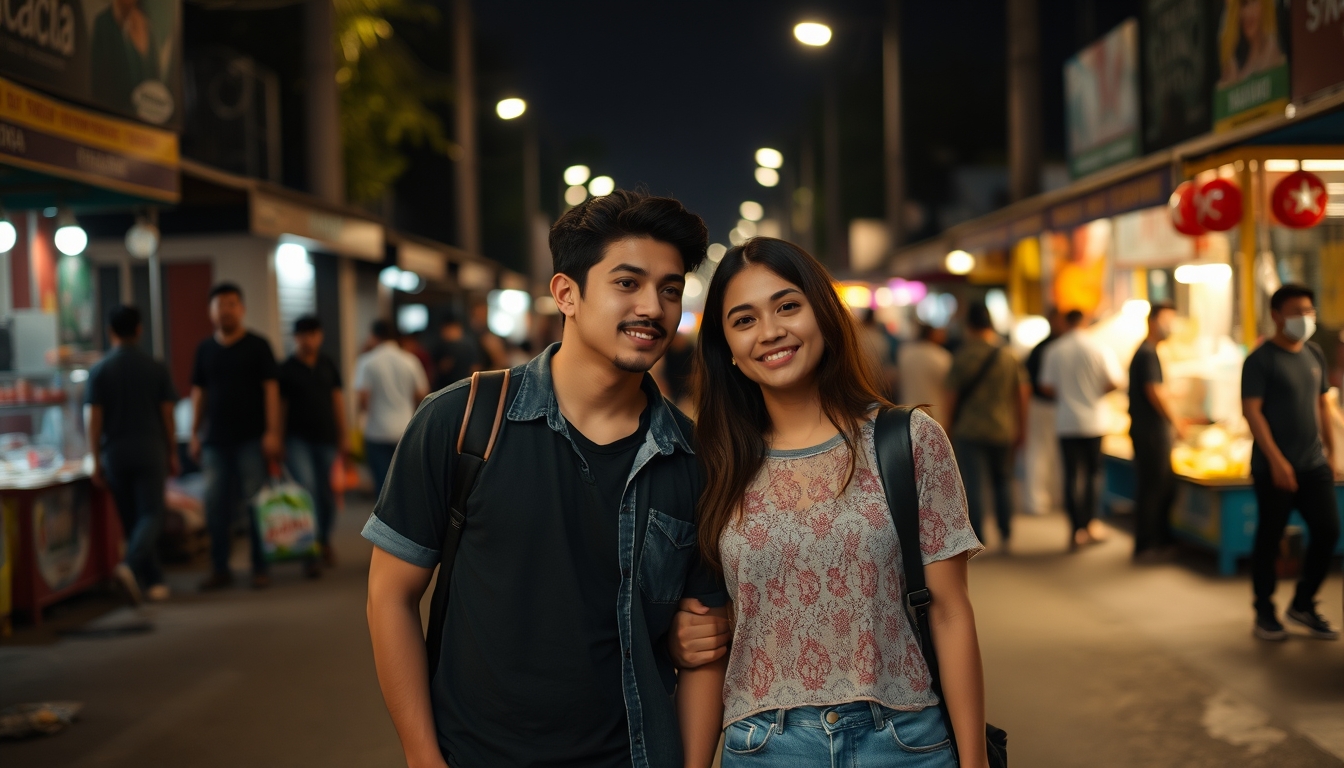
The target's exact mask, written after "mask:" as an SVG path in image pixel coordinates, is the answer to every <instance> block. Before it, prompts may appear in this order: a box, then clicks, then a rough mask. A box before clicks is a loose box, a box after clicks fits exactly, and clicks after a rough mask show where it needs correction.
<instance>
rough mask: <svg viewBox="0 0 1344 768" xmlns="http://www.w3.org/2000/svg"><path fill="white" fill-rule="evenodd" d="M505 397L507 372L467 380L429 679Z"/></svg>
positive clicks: (429, 647)
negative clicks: (469, 512)
mask: <svg viewBox="0 0 1344 768" xmlns="http://www.w3.org/2000/svg"><path fill="white" fill-rule="evenodd" d="M508 392H509V372H508V371H507V370H503V371H477V372H476V373H473V374H472V375H471V390H470V392H468V394H467V410H466V412H465V413H464V414H463V415H462V429H461V431H460V432H458V435H457V446H456V454H457V460H456V461H454V462H453V470H452V478H453V481H452V482H453V485H452V497H451V502H450V504H449V507H448V526H447V529H446V530H445V531H444V535H443V547H442V548H441V549H440V550H439V576H438V579H437V580H436V581H435V582H434V596H433V597H432V598H431V599H430V604H429V627H428V630H427V632H426V636H425V648H426V651H427V654H428V656H427V658H428V661H429V676H430V678H433V677H434V673H435V671H436V670H437V669H438V667H439V650H440V649H441V648H442V647H443V625H444V622H445V621H446V620H447V612H448V586H449V583H450V582H451V581H452V576H453V562H454V561H455V560H456V558H457V545H458V542H460V541H461V540H462V527H463V526H464V525H466V522H467V516H466V508H467V497H468V496H470V495H471V490H472V488H473V487H474V486H475V485H476V477H477V476H478V475H479V474H480V472H481V467H483V466H485V462H486V460H487V459H489V458H490V452H491V451H493V450H494V448H495V441H496V440H497V439H498V438H499V428H500V425H501V424H502V423H503V420H504V401H505V400H506V399H507V398H506V397H505V396H506V395H507V394H508Z"/></svg>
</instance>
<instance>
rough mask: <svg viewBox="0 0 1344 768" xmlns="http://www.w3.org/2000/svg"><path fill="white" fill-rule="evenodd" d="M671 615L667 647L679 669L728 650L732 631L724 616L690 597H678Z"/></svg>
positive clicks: (720, 655)
mask: <svg viewBox="0 0 1344 768" xmlns="http://www.w3.org/2000/svg"><path fill="white" fill-rule="evenodd" d="M677 607H678V608H679V610H678V611H677V613H676V615H675V616H673V617H672V631H671V632H669V633H668V638H667V650H668V652H669V653H671V654H672V663H673V664H676V665H677V667H678V668H679V669H695V668H696V667H700V666H704V665H705V664H708V663H710V662H711V661H716V660H718V659H721V658H723V656H724V654H726V653H728V641H729V640H730V639H732V632H731V630H730V629H729V626H728V619H726V618H723V617H721V616H711V615H709V608H707V607H706V606H705V604H704V603H701V602H700V601H699V600H696V599H695V598H693V597H688V598H686V599H685V600H682V601H681V603H680V604H679V605H678V606H677Z"/></svg>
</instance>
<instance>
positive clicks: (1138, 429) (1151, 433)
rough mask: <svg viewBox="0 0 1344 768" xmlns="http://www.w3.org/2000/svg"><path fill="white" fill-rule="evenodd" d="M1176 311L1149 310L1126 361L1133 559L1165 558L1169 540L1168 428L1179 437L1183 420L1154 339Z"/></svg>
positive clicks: (1163, 334)
mask: <svg viewBox="0 0 1344 768" xmlns="http://www.w3.org/2000/svg"><path fill="white" fill-rule="evenodd" d="M1175 314H1176V312H1175V310H1174V308H1173V307H1172V306H1171V305H1170V304H1165V303H1159V304H1153V305H1152V306H1151V307H1150V308H1149V310H1148V337H1147V338H1145V339H1144V340H1143V343H1142V344H1140V345H1139V348H1138V349H1137V350H1136V351H1135V352H1134V359H1133V360H1131V361H1130V363H1129V437H1130V439H1131V440H1132V441H1133V443H1134V477H1135V481H1136V482H1135V485H1136V488H1135V499H1134V561H1135V562H1140V563H1142V562H1153V561H1157V560H1162V559H1165V558H1166V557H1167V556H1168V553H1169V552H1170V551H1171V547H1172V544H1173V541H1172V537H1171V504H1172V502H1173V501H1174V500H1175V495H1176V475H1175V473H1173V472H1172V469H1171V444H1172V442H1171V433H1172V430H1173V429H1174V430H1175V431H1176V434H1177V435H1179V436H1180V438H1181V439H1182V440H1184V439H1185V436H1186V429H1187V427H1186V422H1185V420H1184V419H1181V418H1179V417H1177V416H1176V411H1175V409H1174V408H1172V405H1171V400H1170V399H1169V398H1168V395H1167V390H1166V386H1165V385H1164V384H1163V381H1162V361H1161V360H1159V359H1158V357H1157V345H1158V343H1159V342H1161V341H1163V340H1165V339H1166V338H1167V337H1168V336H1170V335H1171V324H1172V320H1173V318H1174V316H1175Z"/></svg>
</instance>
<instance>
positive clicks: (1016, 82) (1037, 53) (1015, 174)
mask: <svg viewBox="0 0 1344 768" xmlns="http://www.w3.org/2000/svg"><path fill="white" fill-rule="evenodd" d="M1036 3H1037V0H1008V172H1009V183H1008V196H1009V198H1010V199H1011V200H1013V201H1017V200H1022V199H1023V198H1027V197H1031V196H1032V195H1034V194H1036V193H1037V192H1040V191H1041V29H1040V12H1039V10H1038V8H1037V4H1036Z"/></svg>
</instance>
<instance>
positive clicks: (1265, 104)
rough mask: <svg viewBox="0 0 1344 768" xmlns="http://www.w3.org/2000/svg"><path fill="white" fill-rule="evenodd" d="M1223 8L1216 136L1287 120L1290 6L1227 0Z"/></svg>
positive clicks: (1279, 1)
mask: <svg viewBox="0 0 1344 768" xmlns="http://www.w3.org/2000/svg"><path fill="white" fill-rule="evenodd" d="M1221 5H1222V19H1221V20H1220V21H1219V24H1218V69H1219V76H1218V83H1217V85H1216V87H1215V88H1214V92H1213V129H1214V130H1215V131H1227V130H1231V129H1233V128H1236V127H1237V126H1239V125H1243V124H1245V123H1247V122H1250V121H1252V120H1255V119H1258V118H1261V117H1265V116H1267V115H1273V114H1283V108H1284V107H1286V106H1288V44H1287V34H1286V33H1287V30H1288V9H1287V0H1224V2H1223V3H1221Z"/></svg>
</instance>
